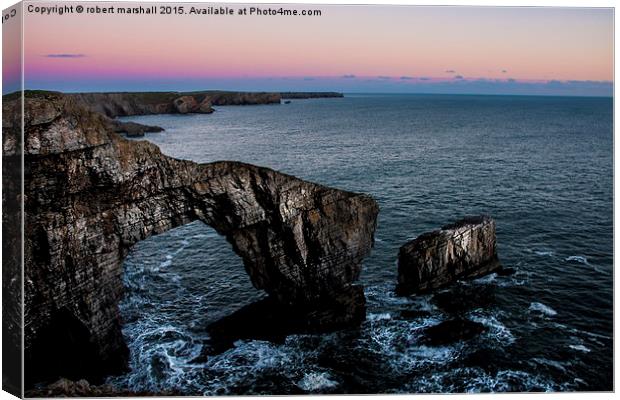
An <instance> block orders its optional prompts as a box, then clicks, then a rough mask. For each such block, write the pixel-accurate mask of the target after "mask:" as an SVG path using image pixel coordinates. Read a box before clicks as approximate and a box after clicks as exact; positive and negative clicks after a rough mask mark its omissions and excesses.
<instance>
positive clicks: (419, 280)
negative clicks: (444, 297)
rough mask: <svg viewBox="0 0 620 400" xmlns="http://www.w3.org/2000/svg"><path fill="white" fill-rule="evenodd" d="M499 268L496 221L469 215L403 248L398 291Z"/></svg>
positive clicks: (438, 284)
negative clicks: (496, 246)
mask: <svg viewBox="0 0 620 400" xmlns="http://www.w3.org/2000/svg"><path fill="white" fill-rule="evenodd" d="M499 269H501V265H500V263H499V260H498V258H497V252H496V248H495V221H493V219H491V218H490V217H486V216H477V217H466V218H464V219H462V220H460V221H457V222H456V223H454V224H451V225H446V226H444V227H443V228H441V230H437V231H433V232H429V233H425V234H423V235H421V236H419V237H418V238H416V239H414V240H412V241H410V242H408V243H406V244H405V245H403V246H402V247H401V248H400V252H399V254H398V287H397V292H398V294H400V295H407V294H411V293H420V292H425V291H429V290H432V289H436V288H439V287H442V286H445V285H448V284H450V283H452V282H455V281H456V280H458V279H466V278H474V277H478V276H482V275H485V274H488V273H490V272H493V271H496V270H499Z"/></svg>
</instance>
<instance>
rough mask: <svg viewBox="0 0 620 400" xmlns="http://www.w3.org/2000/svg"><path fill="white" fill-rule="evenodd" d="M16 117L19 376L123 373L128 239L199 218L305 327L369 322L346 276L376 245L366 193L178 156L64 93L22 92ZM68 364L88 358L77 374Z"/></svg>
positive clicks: (9, 129)
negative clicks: (20, 184)
mask: <svg viewBox="0 0 620 400" xmlns="http://www.w3.org/2000/svg"><path fill="white" fill-rule="evenodd" d="M18 107H21V102H20V101H19V100H15V101H12V102H11V101H7V100H5V104H3V111H4V113H3V139H4V141H3V147H4V157H7V158H11V157H17V158H19V157H20V155H19V153H18V152H17V150H16V148H15V143H16V141H15V137H16V136H18V135H19V123H18V121H17V120H14V118H19V114H18V113H16V112H15V111H16V109H17V108H18ZM12 108H13V109H12ZM24 121H25V144H24V154H25V155H24V164H25V172H24V175H25V182H24V185H25V187H24V190H25V197H24V198H25V210H26V216H25V243H24V258H25V271H24V274H25V286H26V287H25V358H26V381H27V384H32V383H33V382H36V381H37V380H43V379H49V380H52V379H55V378H57V377H60V376H63V377H66V378H70V379H81V378H86V379H88V380H89V381H90V382H93V383H97V382H98V379H100V378H101V377H102V376H104V375H105V374H109V373H113V372H119V371H121V370H122V369H123V368H125V366H126V361H127V347H126V345H125V343H124V340H123V337H122V334H121V320H120V314H119V309H118V302H119V300H120V299H121V297H122V295H123V282H122V275H123V271H122V262H123V259H124V257H125V256H126V255H127V253H128V251H129V249H130V248H131V247H132V246H133V245H134V244H135V243H136V242H138V241H140V240H143V239H145V238H147V237H149V236H152V235H156V234H159V233H163V232H165V231H167V230H169V229H172V228H174V227H176V226H180V225H183V224H186V223H189V222H191V221H194V220H201V221H203V222H205V223H206V224H208V225H210V226H212V227H213V228H214V229H215V230H216V231H217V232H218V233H220V234H222V235H224V236H225V237H226V238H227V240H228V241H229V242H230V243H231V245H232V247H233V249H234V251H235V252H236V253H237V254H238V255H239V256H240V257H241V258H242V259H243V262H244V266H245V269H246V271H247V273H248V275H249V276H250V279H251V281H252V283H253V284H254V286H255V287H256V288H259V289H263V290H265V291H266V292H267V293H268V294H269V295H270V296H271V298H272V299H274V301H277V302H278V303H279V304H280V305H282V306H286V307H289V309H291V310H294V309H297V310H301V314H300V315H303V316H304V318H307V319H306V320H305V321H304V323H305V325H306V327H308V328H309V329H310V328H311V329H321V330H326V329H330V328H337V327H340V326H343V325H346V324H356V323H359V321H360V320H362V319H363V318H364V312H363V310H364V300H363V294H362V295H361V296H360V293H362V292H361V288H360V287H357V286H355V285H354V283H353V282H354V281H355V280H357V279H358V277H359V274H360V272H361V261H362V259H363V258H364V256H365V255H367V254H368V253H369V251H370V249H371V247H372V244H373V235H374V230H375V226H376V217H377V213H378V206H377V204H376V202H375V201H374V200H373V199H372V198H370V197H369V196H366V195H363V194H357V193H350V192H345V191H341V190H336V189H332V188H328V187H325V186H321V185H317V184H313V183H310V182H305V181H302V180H300V179H297V178H295V177H293V176H290V175H286V174H282V173H279V172H276V171H273V170H271V169H268V168H260V167H256V166H253V165H248V164H243V163H238V162H216V163H210V164H197V163H194V162H190V161H184V160H177V159H173V158H170V157H167V156H165V155H163V154H162V153H161V151H160V150H159V148H158V147H157V146H155V145H153V144H151V143H148V142H143V141H129V140H125V139H123V138H122V137H120V136H119V135H117V134H116V133H114V132H111V131H110V129H109V126H108V124H107V122H106V120H105V118H104V117H103V116H101V115H99V114H97V113H94V112H92V111H90V110H88V109H86V108H84V107H83V105H82V104H80V103H79V102H76V100H75V99H74V98H73V97H69V96H64V95H61V94H55V93H30V94H28V96H27V97H26V99H25V103H24ZM205 273H208V271H205ZM324 310H338V313H337V317H334V318H331V317H330V314H329V313H324V312H323V311H324ZM334 315H336V314H334ZM58 348H60V349H61V350H62V352H61V353H62V355H63V356H61V357H60V358H58V359H57V360H56V361H54V362H51V358H52V357H59V354H57V353H58V351H56V350H55V349H58ZM76 360H87V362H84V363H82V364H80V369H79V371H76V370H75V367H74V366H71V364H72V363H75V361H76Z"/></svg>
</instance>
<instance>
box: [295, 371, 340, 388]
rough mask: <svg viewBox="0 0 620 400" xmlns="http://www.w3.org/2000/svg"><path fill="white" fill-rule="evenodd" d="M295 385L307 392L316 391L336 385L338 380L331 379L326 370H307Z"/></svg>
mask: <svg viewBox="0 0 620 400" xmlns="http://www.w3.org/2000/svg"><path fill="white" fill-rule="evenodd" d="M297 385H298V386H299V387H300V388H301V389H302V390H305V391H307V392H316V391H319V390H323V389H329V388H333V387H336V386H338V382H336V381H335V380H332V379H331V376H330V375H329V373H327V372H309V373H306V374H304V377H303V378H302V379H301V380H300V381H299V382H298V383H297Z"/></svg>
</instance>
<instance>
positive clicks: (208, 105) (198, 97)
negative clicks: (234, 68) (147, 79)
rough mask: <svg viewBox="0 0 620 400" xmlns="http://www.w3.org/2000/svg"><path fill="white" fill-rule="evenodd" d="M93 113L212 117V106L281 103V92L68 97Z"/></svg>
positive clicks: (113, 116) (80, 95)
mask: <svg viewBox="0 0 620 400" xmlns="http://www.w3.org/2000/svg"><path fill="white" fill-rule="evenodd" d="M67 96H70V97H72V98H74V99H75V100H76V101H78V102H80V103H82V104H84V105H85V106H86V107H87V108H89V109H90V110H91V111H95V112H98V113H100V114H103V115H106V116H108V117H110V118H115V117H122V116H131V115H149V114H188V113H200V114H209V113H212V112H213V111H214V110H213V108H212V106H225V105H252V104H279V103H280V98H281V96H280V94H279V93H266V92H262V93H250V92H218V91H207V92H189V93H180V92H135V93H131V92H127V93H72V94H68V95H67Z"/></svg>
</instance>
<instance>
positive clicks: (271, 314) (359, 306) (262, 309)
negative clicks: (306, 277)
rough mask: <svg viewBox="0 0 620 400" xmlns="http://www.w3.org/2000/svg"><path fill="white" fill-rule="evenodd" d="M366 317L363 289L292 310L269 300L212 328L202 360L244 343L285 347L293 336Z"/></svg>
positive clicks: (346, 292)
mask: <svg viewBox="0 0 620 400" xmlns="http://www.w3.org/2000/svg"><path fill="white" fill-rule="evenodd" d="M352 311H353V312H352ZM365 317H366V299H365V298H364V289H363V287H362V286H360V285H351V286H350V287H349V288H348V289H346V290H343V291H342V293H341V295H339V296H337V298H334V299H333V301H330V302H329V303H327V304H323V305H319V306H317V305H313V306H311V307H310V306H306V307H303V306H302V307H300V306H289V305H285V304H282V303H280V302H278V301H277V300H275V299H274V298H272V297H267V298H265V299H262V300H259V301H257V302H255V303H252V304H249V305H247V306H245V307H243V308H241V309H239V310H237V311H236V312H234V313H233V314H231V315H228V316H226V317H224V318H222V319H220V320H218V321H216V322H214V323H212V324H211V325H209V326H208V327H207V331H208V332H209V337H210V340H209V342H208V343H207V344H206V346H205V349H203V352H202V357H204V356H208V355H212V354H218V353H221V352H223V351H225V350H227V349H228V348H230V347H232V346H233V344H234V342H236V341H237V340H240V339H252V340H267V341H270V342H274V343H283V342H284V340H285V339H286V337H287V336H289V335H292V334H300V333H321V332H327V331H332V330H334V329H335V328H346V327H350V326H352V325H355V324H357V323H360V322H362V321H364V319H365Z"/></svg>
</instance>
